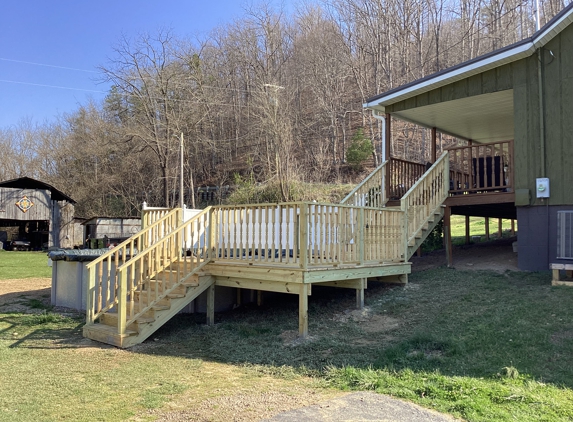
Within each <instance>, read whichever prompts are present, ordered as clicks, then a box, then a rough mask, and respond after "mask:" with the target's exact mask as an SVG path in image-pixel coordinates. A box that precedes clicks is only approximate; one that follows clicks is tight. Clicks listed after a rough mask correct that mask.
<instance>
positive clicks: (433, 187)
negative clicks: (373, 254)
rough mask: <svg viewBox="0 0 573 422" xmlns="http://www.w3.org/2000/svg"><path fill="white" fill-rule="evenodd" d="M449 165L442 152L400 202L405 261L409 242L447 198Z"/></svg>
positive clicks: (446, 154)
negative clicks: (402, 213)
mask: <svg viewBox="0 0 573 422" xmlns="http://www.w3.org/2000/svg"><path fill="white" fill-rule="evenodd" d="M449 164H450V161H449V153H448V151H444V152H443V153H442V155H441V156H440V157H439V158H438V159H437V160H436V162H435V163H434V164H433V165H432V166H431V167H430V168H429V169H428V171H426V173H424V175H423V176H422V177H421V178H420V179H419V180H418V181H417V182H416V183H414V185H413V186H412V187H411V188H410V189H409V190H408V192H406V194H405V195H404V196H403V197H402V199H401V200H400V209H401V210H402V211H404V251H405V253H404V259H405V260H407V259H408V252H407V251H408V244H409V242H410V241H411V240H412V239H413V238H415V236H416V234H417V233H418V232H419V231H420V230H421V229H422V227H423V226H424V224H425V223H426V222H427V221H428V218H429V217H430V216H432V214H433V213H434V212H435V211H436V210H437V209H438V208H439V207H441V206H442V204H443V202H444V201H445V200H446V198H447V197H448V191H449V189H450V180H449V174H450V172H449Z"/></svg>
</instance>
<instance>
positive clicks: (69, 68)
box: [0, 57, 99, 73]
mask: <svg viewBox="0 0 573 422" xmlns="http://www.w3.org/2000/svg"><path fill="white" fill-rule="evenodd" d="M0 60H2V61H5V62H13V63H23V64H31V65H34V66H44V67H53V68H55V69H65V70H75V71H77V72H88V73H99V72H97V71H95V70H87V69H78V68H75V67H67V66H58V65H53V64H46V63H36V62H27V61H24V60H16V59H7V58H5V57H0Z"/></svg>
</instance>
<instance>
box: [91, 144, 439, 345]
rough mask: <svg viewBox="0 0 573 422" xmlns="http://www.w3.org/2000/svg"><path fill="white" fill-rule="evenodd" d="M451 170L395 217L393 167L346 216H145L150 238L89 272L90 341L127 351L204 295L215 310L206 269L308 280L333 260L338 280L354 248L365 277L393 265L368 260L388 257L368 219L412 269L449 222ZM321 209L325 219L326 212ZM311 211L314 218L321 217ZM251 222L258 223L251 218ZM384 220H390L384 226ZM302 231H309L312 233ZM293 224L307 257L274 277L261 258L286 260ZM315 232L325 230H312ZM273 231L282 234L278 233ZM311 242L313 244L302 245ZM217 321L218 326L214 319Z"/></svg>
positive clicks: (432, 179) (292, 260)
mask: <svg viewBox="0 0 573 422" xmlns="http://www.w3.org/2000/svg"><path fill="white" fill-rule="evenodd" d="M448 163H449V161H448V156H447V152H445V153H444V154H443V155H442V156H441V157H440V158H439V159H438V160H437V161H436V163H435V164H434V165H433V166H432V167H431V168H430V169H428V170H427V171H426V173H425V174H424V175H423V176H422V177H421V178H420V179H419V180H417V181H416V182H415V183H414V185H413V186H412V187H411V188H410V189H409V190H408V192H407V193H406V194H405V195H404V196H403V197H402V198H401V200H400V206H396V207H387V206H386V205H387V199H386V198H384V189H383V186H384V175H385V174H386V171H385V165H386V163H384V164H382V165H381V166H380V167H378V168H377V169H376V170H375V171H374V172H372V174H370V175H369V176H368V177H367V178H366V179H365V180H364V181H363V182H362V183H360V184H359V185H358V186H357V187H356V188H355V189H354V190H353V191H352V192H351V193H350V194H349V195H348V196H347V197H346V198H345V199H344V200H343V201H342V202H341V204H342V205H344V207H341V206H340V205H341V204H321V205H318V206H315V205H313V204H302V205H300V204H294V203H293V204H282V205H281V204H278V205H277V204H275V206H278V207H279V208H280V207H283V209H286V211H284V212H283V211H281V212H280V213H279V214H276V213H275V214H273V213H272V212H271V208H272V206H273V205H268V204H267V205H264V206H263V205H259V206H258V208H257V209H258V210H257V211H255V208H251V210H252V211H251V212H250V214H240V213H238V212H236V211H234V210H231V211H229V210H227V211H226V213H224V212H220V211H219V212H217V211H212V210H211V208H212V207H208V208H206V209H205V210H202V211H201V212H199V213H198V214H196V215H194V216H193V217H191V218H189V219H187V220H186V218H185V212H184V210H182V209H180V208H177V209H174V210H171V211H169V210H165V213H164V214H161V215H156V216H154V218H152V219H148V215H147V214H144V216H143V225H142V226H143V229H142V230H141V231H140V232H139V233H137V234H135V235H134V236H132V237H131V238H129V239H128V240H126V241H125V242H123V243H121V244H120V245H118V246H116V247H115V248H113V249H111V250H110V251H109V252H108V253H106V254H104V255H102V256H101V257H99V258H98V259H97V260H95V261H92V262H91V263H89V264H88V266H87V269H88V274H89V281H88V297H87V304H86V308H87V314H86V325H85V326H84V329H83V333H84V336H85V337H88V338H91V339H93V340H97V341H100V342H103V343H107V344H112V345H114V346H117V347H121V348H126V347H130V346H133V345H135V344H138V343H141V342H142V341H144V340H145V339H147V338H148V337H149V336H150V335H152V334H153V333H154V332H155V331H156V330H157V329H158V328H160V327H161V326H162V325H163V324H165V322H167V321H169V319H171V318H172V317H173V316H174V315H175V314H177V313H178V312H180V311H181V310H183V309H184V308H185V307H186V306H188V305H189V304H190V303H191V302H192V301H193V300H194V299H195V298H197V297H198V296H199V295H200V294H202V293H203V292H205V291H207V293H208V300H207V303H208V305H207V306H208V307H209V303H212V295H213V292H214V286H215V284H216V277H215V276H212V275H210V274H209V273H208V272H207V271H206V269H205V267H206V266H207V265H208V264H210V263H212V262H214V261H217V260H222V259H225V258H226V259H232V258H233V259H235V263H236V262H237V261H240V262H238V264H236V265H243V266H247V267H246V268H248V271H254V270H256V268H262V269H263V271H272V270H270V269H269V268H275V269H276V270H277V271H279V272H280V271H285V269H284V268H285V265H294V267H290V268H299V271H300V269H301V268H302V270H305V269H306V268H307V267H306V265H307V261H310V260H312V259H315V261H317V262H316V263H317V264H318V265H323V263H324V262H326V261H328V260H329V259H330V260H331V261H332V268H334V269H333V271H337V269H336V268H338V264H337V263H335V262H334V261H335V260H337V259H338V260H339V259H340V255H341V252H343V249H340V248H345V247H346V248H350V249H346V250H347V251H350V250H354V252H355V255H353V256H354V257H355V258H353V259H355V261H357V263H355V264H354V265H356V266H357V268H359V267H364V265H363V263H364V262H365V260H367V259H371V261H370V262H374V265H386V261H385V260H384V259H383V257H382V260H381V257H375V258H374V259H373V260H372V258H368V256H374V255H372V254H374V253H376V252H377V251H378V252H379V250H381V248H378V249H376V248H375V247H372V245H373V244H372V242H373V240H372V239H373V237H372V236H370V237H368V242H370V243H368V244H367V243H365V242H367V241H366V240H365V239H367V237H366V235H365V228H366V229H367V230H373V229H372V228H370V229H369V228H368V226H367V223H365V221H366V220H364V219H365V217H364V216H365V215H366V214H368V215H370V216H371V217H369V218H370V219H369V220H368V221H370V222H373V221H374V222H377V223H376V224H377V225H378V226H377V228H376V230H379V231H378V232H376V233H382V234H383V233H386V232H384V231H383V229H385V227H387V224H389V223H388V222H389V221H393V222H394V223H393V224H395V226H394V227H396V231H395V232H392V233H393V234H391V236H390V237H388V238H389V239H390V238H392V239H394V242H395V244H396V245H397V246H396V248H397V249H396V250H397V252H396V254H395V255H392V256H393V258H392V259H393V260H397V261H399V262H401V263H402V264H403V263H405V262H407V261H408V260H409V258H410V257H411V256H412V255H413V254H414V253H415V252H416V250H417V249H418V247H419V246H420V245H421V244H422V242H423V241H424V240H425V239H426V237H427V236H428V235H429V233H430V232H431V231H432V229H433V228H434V227H435V226H436V225H437V224H438V222H439V221H440V220H441V218H442V217H443V215H444V206H443V202H444V201H445V199H446V197H447V194H448V187H449V180H447V179H448V177H447V175H448V174H449V169H448ZM245 207H249V206H245ZM253 207H255V206H253ZM297 207H298V208H297ZM320 207H322V208H320ZM319 209H322V210H323V211H318V210H319ZM303 210H306V211H303ZM309 210H314V211H313V212H314V214H313V212H310V211H309ZM324 210H329V212H330V213H331V214H329V215H330V217H328V218H327V216H326V211H324ZM385 210H388V211H385ZM247 215H248V216H249V217H244V216H247ZM342 215H344V216H345V217H344V218H346V219H347V220H344V221H346V223H344V224H345V226H343V225H340V226H337V227H339V228H338V229H336V230H338V234H337V235H334V233H335V231H334V229H332V227H334V225H336V224H340V222H339V220H340V221H342V219H343V217H342ZM385 215H388V216H390V217H391V218H390V217H388V218H390V219H387V220H384V219H383V218H386V217H384V216H385ZM242 216H243V217H242ZM352 218H354V219H355V220H352ZM299 219H300V221H299ZM185 220H186V221H185ZM302 221H305V222H306V223H304V224H303V223H302ZM310 221H313V223H311V222H310ZM382 221H385V222H382ZM249 222H250V223H251V225H250V226H249V225H248V223H249ZM261 222H262V223H261ZM361 222H362V223H361ZM287 223H289V224H290V225H291V226H292V227H295V226H296V227H298V230H300V231H299V232H292V234H291V238H292V239H294V240H291V242H292V243H291V244H290V246H289V240H287V241H286V250H287V251H288V250H289V249H292V247H293V245H297V247H299V248H300V256H299V257H298V258H296V257H289V255H288V254H287V255H286V256H285V257H284V259H285V260H286V263H284V262H283V261H280V262H274V264H278V265H275V267H272V265H273V263H272V262H269V261H273V260H278V259H282V258H280V257H278V256H274V255H275V254H272V256H271V254H269V253H268V252H267V253H265V254H261V252H262V251H265V250H266V251H270V250H273V249H274V250H285V247H284V246H281V247H280V248H279V249H276V246H275V242H276V241H277V238H276V236H275V233H277V232H276V230H279V231H280V230H281V229H280V228H281V227H285V224H287ZM313 224H318V225H317V226H313ZM271 225H273V226H272V227H275V228H273V229H269V228H268V227H270V226H271ZM350 226H352V227H355V228H356V229H357V231H356V232H353V233H352V235H351V236H349V237H350V238H353V239H354V240H352V241H349V242H350V243H349V244H346V246H344V245H343V244H342V243H340V242H342V241H341V240H336V239H338V238H339V237H340V238H343V237H344V234H345V233H346V234H347V233H349V232H348V231H347V232H343V230H348V229H343V227H350ZM246 227H256V228H257V230H258V233H259V234H258V235H256V234H255V233H254V232H253V233H251V234H250V235H248V236H247V237H246V238H243V237H241V236H242V234H241V233H243V231H244V230H246ZM277 227H278V229H277ZM313 227H314V228H313ZM322 229H325V230H326V232H325V233H327V234H325V235H323V236H322V237H320V236H318V237H317V233H318V231H317V230H322ZM263 232H264V233H267V235H266V236H267V239H266V240H264V239H261V238H262V236H263V235H262V234H261V233H263ZM396 233H397V236H396ZM385 235H387V234H385ZM253 236H258V240H257V242H258V243H259V246H258V252H259V253H258V255H255V253H254V252H256V250H255V248H249V247H247V246H245V245H246V244H247V243H248V241H247V240H244V239H255V237H253ZM312 236H314V238H315V239H320V242H322V244H321V245H318V243H317V242H318V240H315V241H314V244H312V246H311V243H309V242H310V240H308V239H310V238H311V237H312ZM356 236H358V237H356ZM225 237H227V238H228V239H232V242H233V244H232V246H231V240H229V242H228V246H224V245H223V244H222V243H221V244H220V242H223V241H224V238H225ZM268 237H271V238H272V240H269V239H268ZM287 237H288V236H287ZM347 237H348V236H347ZM297 239H298V240H297ZM303 239H306V240H303ZM357 239H358V240H360V239H362V240H360V242H363V243H362V245H363V246H362V247H358V249H356V248H355V245H356V243H355V242H356V240H357ZM327 240H328V241H338V243H337V245H338V246H337V248H338V249H336V248H335V247H334V246H329V245H327V246H324V243H325V242H326V241H327ZM304 241H306V242H307V243H306V244H303V243H297V242H304ZM252 242H254V240H252ZM262 242H267V243H265V245H267V246H265V247H264V248H263V247H262ZM353 242H354V243H353ZM384 242H385V241H378V243H379V244H385V243H384ZM268 245H271V248H268ZM364 245H366V246H368V247H370V249H369V250H370V252H369V253H370V254H371V255H368V253H366V252H364V250H365V248H366V246H364ZM182 246H183V247H182ZM358 246H359V245H358ZM317 247H320V248H322V249H321V250H323V251H324V250H326V251H328V253H329V255H328V257H327V258H328V259H327V258H323V257H322V255H321V257H320V258H316V256H317V255H316V253H315V254H313V253H312V251H311V249H313V248H317ZM240 248H242V249H240ZM239 250H240V251H241V256H240V257H239V256H236V255H235V252H234V251H239ZM303 251H304V252H303ZM337 251H338V252H337ZM359 251H362V252H359ZM277 255H280V254H277ZM319 255H320V254H319ZM342 255H343V254H342ZM377 256H378V255H377ZM297 259H298V261H296V260H297ZM257 260H258V261H257ZM247 261H249V262H247ZM263 261H264V262H263ZM376 262H378V263H379V264H376ZM269 265H271V267H269ZM309 265H310V264H309ZM369 265H372V264H369ZM243 268H245V267H243ZM408 268H409V267H408ZM340 270H341V271H347V270H348V269H346V270H344V268H342V267H340ZM211 306H213V305H211ZM211 311H212V310H211ZM211 315H212V312H211ZM208 318H210V317H209V312H208Z"/></svg>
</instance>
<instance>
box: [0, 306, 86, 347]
mask: <svg viewBox="0 0 573 422" xmlns="http://www.w3.org/2000/svg"><path fill="white" fill-rule="evenodd" d="M0 326H2V327H3V328H2V329H1V330H0V339H2V340H5V341H8V342H10V345H9V346H8V347H9V348H11V349H13V348H26V349H63V348H80V347H88V346H93V343H92V342H91V341H89V343H91V344H88V342H85V341H83V340H84V339H83V337H82V328H83V326H84V323H83V322H79V321H78V320H77V319H72V318H66V317H62V316H61V315H59V314H55V313H50V312H41V313H33V314H20V313H12V314H3V315H2V316H1V317H0Z"/></svg>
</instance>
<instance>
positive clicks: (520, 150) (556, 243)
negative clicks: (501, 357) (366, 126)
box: [365, 4, 573, 270]
mask: <svg viewBox="0 0 573 422" xmlns="http://www.w3.org/2000/svg"><path fill="white" fill-rule="evenodd" d="M365 107H366V108H368V109H371V110H373V112H374V113H375V114H378V115H382V116H386V121H387V122H388V123H387V126H389V122H390V120H389V117H390V116H391V117H393V118H395V119H401V120H405V121H409V122H413V123H416V124H419V125H421V126H424V127H428V128H432V129H434V130H433V133H434V134H435V132H436V131H438V132H442V133H445V134H450V135H453V136H455V137H458V138H460V139H465V140H468V144H469V145H471V149H469V150H468V151H466V152H463V153H462V154H461V155H460V154H459V153H458V158H456V156H455V154H452V155H451V156H450V174H451V177H452V180H451V181H450V186H451V189H452V192H451V193H452V195H451V196H450V198H448V200H447V201H446V203H445V204H446V206H448V207H450V208H451V209H450V212H451V213H453V214H465V215H483V216H491V217H505V218H507V217H510V218H511V217H512V216H513V215H515V217H517V221H518V265H519V268H520V269H523V270H547V269H548V268H549V264H551V263H564V264H573V251H572V243H573V4H572V5H569V6H568V7H566V8H565V9H564V10H562V11H561V12H560V13H559V14H558V15H556V16H555V17H554V18H553V19H552V20H551V21H550V22H548V23H547V24H546V25H545V26H544V27H543V28H541V29H540V30H539V31H537V32H536V33H535V34H533V36H532V37H530V38H527V39H524V40H522V41H521V42H518V43H516V44H513V45H510V46H507V47H505V48H502V49H499V50H496V51H493V52H491V53H489V54H486V55H484V56H480V57H477V58H475V59H473V60H470V61H467V62H464V63H461V64H459V65H457V66H454V67H451V68H448V69H445V70H443V71H441V72H438V73H436V74H433V75H430V76H428V77H425V78H423V79H420V80H417V81H414V82H412V83H409V84H407V85H404V86H401V87H399V88H396V89H393V90H391V91H388V92H385V93H382V94H380V95H377V96H375V97H372V98H370V99H369V100H368V101H367V102H366V104H365ZM386 132H387V133H390V131H389V130H388V128H387V131H386ZM434 140H435V135H434ZM504 142H505V143H504ZM480 145H481V146H482V149H483V148H489V150H490V152H491V153H490V158H486V160H494V161H493V162H494V163H499V165H498V167H499V168H500V169H497V170H496V169H492V170H491V171H492V172H496V171H499V172H500V174H501V178H503V179H504V181H503V184H501V185H499V186H498V187H499V188H500V189H490V190H489V191H487V189H484V190H483V192H482V191H480V189H479V186H477V187H476V180H477V179H478V178H479V177H478V172H476V170H475V169H474V170H472V169H471V167H472V166H476V165H478V164H479V161H476V155H479V152H478V149H479V148H480ZM505 145H507V146H505ZM484 146H485V147H484ZM450 153H453V151H450ZM434 155H435V154H434ZM495 156H498V157H499V159H498V161H497V162H496V161H495ZM459 157H461V158H459ZM434 158H435V157H434ZM458 159H459V161H458V162H456V160H458ZM478 159H480V158H478ZM482 160H483V159H482ZM490 162H491V161H490ZM456 166H457V168H459V169H462V170H459V171H458V173H459V174H462V173H464V172H465V173H464V174H465V179H463V178H462V179H458V178H456V176H455V174H456V173H455V168H456ZM502 166H503V169H501V167H502ZM464 169H465V170H464ZM485 171H486V172H487V171H489V170H487V169H486V170H485ZM546 179H548V183H547V180H546ZM464 180H465V181H464ZM498 184H499V183H498ZM478 185H479V183H478ZM494 185H495V183H494ZM482 186H483V185H482ZM486 187H487V186H486ZM486 191H487V192H486ZM454 193H457V194H458V195H457V196H456V195H454ZM464 193H465V195H463V194H464ZM472 193H476V194H477V193H486V195H481V196H480V195H470V194H472ZM487 194H489V195H487ZM470 197H472V198H471V199H470ZM464 201H465V202H464ZM446 215H448V213H447V212H446Z"/></svg>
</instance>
